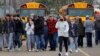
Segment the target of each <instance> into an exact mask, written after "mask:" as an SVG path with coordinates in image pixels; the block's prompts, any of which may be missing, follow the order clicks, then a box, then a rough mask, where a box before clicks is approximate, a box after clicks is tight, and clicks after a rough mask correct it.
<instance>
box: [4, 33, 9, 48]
mask: <svg viewBox="0 0 100 56" xmlns="http://www.w3.org/2000/svg"><path fill="white" fill-rule="evenodd" d="M3 37H4V38H3V45H4V47H8V43H9V38H8V34H7V33H4V34H3Z"/></svg>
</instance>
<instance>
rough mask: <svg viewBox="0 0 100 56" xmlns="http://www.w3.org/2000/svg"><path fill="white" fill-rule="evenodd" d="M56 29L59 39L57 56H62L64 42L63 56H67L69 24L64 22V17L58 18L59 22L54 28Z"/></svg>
mask: <svg viewBox="0 0 100 56" xmlns="http://www.w3.org/2000/svg"><path fill="white" fill-rule="evenodd" d="M55 27H56V28H57V29H58V37H59V54H58V55H59V56H62V46H63V42H64V46H65V50H66V53H65V56H68V37H69V24H68V22H67V21H66V20H65V17H64V16H60V19H59V21H58V22H57V23H56V26H55Z"/></svg>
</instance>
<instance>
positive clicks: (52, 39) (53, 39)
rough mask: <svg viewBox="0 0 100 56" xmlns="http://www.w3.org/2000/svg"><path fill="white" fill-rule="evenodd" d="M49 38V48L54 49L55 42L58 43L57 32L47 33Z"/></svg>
mask: <svg viewBox="0 0 100 56" xmlns="http://www.w3.org/2000/svg"><path fill="white" fill-rule="evenodd" d="M49 40H50V48H51V49H56V47H57V43H58V37H57V33H54V34H50V35H49Z"/></svg>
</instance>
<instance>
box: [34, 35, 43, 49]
mask: <svg viewBox="0 0 100 56" xmlns="http://www.w3.org/2000/svg"><path fill="white" fill-rule="evenodd" d="M35 38H36V47H37V49H44V45H45V41H44V35H36V36H35Z"/></svg>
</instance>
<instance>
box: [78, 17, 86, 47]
mask: <svg viewBox="0 0 100 56" xmlns="http://www.w3.org/2000/svg"><path fill="white" fill-rule="evenodd" d="M84 36H85V28H84V25H83V22H82V19H81V18H79V19H78V47H83V37H84Z"/></svg>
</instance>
